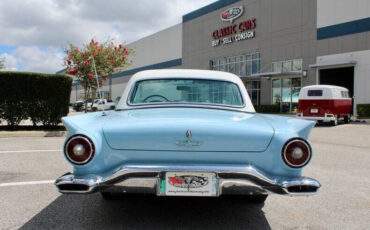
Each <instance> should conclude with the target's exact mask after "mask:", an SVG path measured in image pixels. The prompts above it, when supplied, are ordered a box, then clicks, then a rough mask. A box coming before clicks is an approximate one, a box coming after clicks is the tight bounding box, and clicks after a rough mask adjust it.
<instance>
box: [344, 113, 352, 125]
mask: <svg viewBox="0 0 370 230" xmlns="http://www.w3.org/2000/svg"><path fill="white" fill-rule="evenodd" d="M350 121H351V115H349V114H348V115H347V116H345V117H344V124H348V123H349V122H350Z"/></svg>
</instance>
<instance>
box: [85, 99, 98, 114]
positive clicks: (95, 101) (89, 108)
mask: <svg viewBox="0 0 370 230" xmlns="http://www.w3.org/2000/svg"><path fill="white" fill-rule="evenodd" d="M100 101H101V99H95V100H94V103H93V101H92V99H91V100H90V101H89V102H88V103H87V110H88V111H91V110H92V107H93V105H96V104H98V103H99V102H100Z"/></svg>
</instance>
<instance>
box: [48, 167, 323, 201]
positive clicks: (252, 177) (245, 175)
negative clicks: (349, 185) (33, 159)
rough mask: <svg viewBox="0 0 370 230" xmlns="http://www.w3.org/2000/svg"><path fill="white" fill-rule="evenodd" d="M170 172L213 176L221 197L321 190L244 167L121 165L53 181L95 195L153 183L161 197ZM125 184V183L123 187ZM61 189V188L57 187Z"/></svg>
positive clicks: (305, 181) (313, 182) (308, 183)
mask: <svg viewBox="0 0 370 230" xmlns="http://www.w3.org/2000/svg"><path fill="white" fill-rule="evenodd" d="M170 171H190V172H214V173H216V175H217V178H218V179H219V190H218V191H219V192H218V193H219V194H218V195H221V194H222V193H223V191H224V189H225V190H227V189H229V188H230V187H235V189H238V188H241V187H244V188H248V189H251V191H252V193H257V194H267V193H276V194H281V195H313V194H315V193H316V192H317V190H318V189H319V188H320V187H321V185H320V183H319V182H318V181H316V180H314V179H311V178H306V177H300V178H295V179H288V178H273V177H269V176H267V175H266V174H265V173H263V172H262V171H260V170H258V169H256V168H255V167H253V166H251V165H247V166H230V165H218V166H179V165H124V166H121V167H120V168H118V169H117V170H116V172H114V173H113V174H110V175H106V176H97V175H91V174H90V175H86V176H75V175H73V174H65V175H63V176H61V177H59V178H58V179H57V180H56V181H55V183H54V184H55V185H56V187H57V188H58V190H59V192H61V193H66V194H70V193H75V194H87V193H93V192H97V191H99V190H103V189H109V188H112V187H116V186H120V185H121V186H122V185H124V184H125V181H127V180H131V182H132V183H131V184H130V188H137V189H140V188H141V187H145V186H142V183H137V184H136V185H135V183H134V181H135V180H134V179H136V180H137V181H140V180H139V179H140V178H142V179H143V180H148V179H149V180H156V181H157V189H156V191H154V192H153V193H157V195H164V194H161V192H160V188H159V185H160V178H161V177H162V176H163V175H164V173H165V172H170ZM126 184H127V183H126ZM63 185H71V186H73V185H76V186H79V185H83V186H86V187H87V188H88V189H86V190H73V189H71V190H63V189H62V188H63ZM60 186H61V187H60ZM292 186H306V187H307V186H308V187H310V186H311V187H312V191H313V192H306V193H304V194H302V193H301V192H290V191H289V188H290V187H292Z"/></svg>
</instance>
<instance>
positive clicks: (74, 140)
mask: <svg viewBox="0 0 370 230" xmlns="http://www.w3.org/2000/svg"><path fill="white" fill-rule="evenodd" d="M64 153H65V154H66V157H67V159H68V160H69V161H70V162H72V163H73V164H76V165H84V164H87V163H88V162H89V161H91V159H92V158H93V157H94V153H95V146H94V143H93V142H92V141H91V139H90V138H88V137H87V136H85V135H81V134H78V135H74V136H72V137H70V138H69V139H68V141H67V143H66V144H65V146H64Z"/></svg>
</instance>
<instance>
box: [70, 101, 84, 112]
mask: <svg viewBox="0 0 370 230" xmlns="http://www.w3.org/2000/svg"><path fill="white" fill-rule="evenodd" d="M84 104H85V102H84V101H76V102H75V103H73V106H72V108H73V110H74V111H76V112H79V111H82V108H83V107H84Z"/></svg>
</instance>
